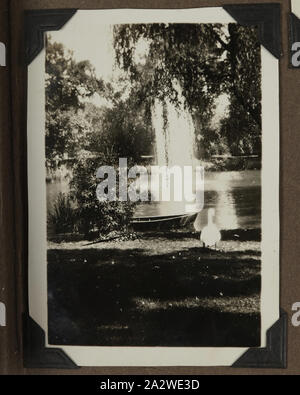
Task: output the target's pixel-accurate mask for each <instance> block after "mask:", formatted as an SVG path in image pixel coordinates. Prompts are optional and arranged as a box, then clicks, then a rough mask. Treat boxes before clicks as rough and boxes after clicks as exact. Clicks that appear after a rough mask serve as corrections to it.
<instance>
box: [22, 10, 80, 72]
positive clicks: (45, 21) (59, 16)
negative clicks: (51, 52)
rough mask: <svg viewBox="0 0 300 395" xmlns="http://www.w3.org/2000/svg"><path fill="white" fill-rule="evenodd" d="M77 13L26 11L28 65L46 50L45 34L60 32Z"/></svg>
mask: <svg viewBox="0 0 300 395" xmlns="http://www.w3.org/2000/svg"><path fill="white" fill-rule="evenodd" d="M76 12H77V10H76V9H55V10H54V9H50V10H28V11H25V40H26V44H25V52H26V54H25V56H26V64H27V65H29V64H30V63H31V62H32V61H33V60H34V59H35V58H36V56H37V55H38V54H39V53H40V52H41V51H42V49H43V48H44V33H45V32H47V31H54V30H60V29H61V28H62V27H63V26H64V25H65V24H66V23H67V22H68V21H69V20H70V19H71V18H72V16H73V15H74V14H75V13H76Z"/></svg>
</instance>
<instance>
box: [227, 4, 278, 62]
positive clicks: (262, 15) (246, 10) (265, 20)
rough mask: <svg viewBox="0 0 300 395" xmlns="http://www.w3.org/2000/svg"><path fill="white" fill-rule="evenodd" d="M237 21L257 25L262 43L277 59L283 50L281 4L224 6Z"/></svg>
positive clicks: (245, 24)
mask: <svg viewBox="0 0 300 395" xmlns="http://www.w3.org/2000/svg"><path fill="white" fill-rule="evenodd" d="M223 8H224V10H225V11H227V12H228V14H230V16H232V17H233V18H234V19H235V20H236V22H237V23H239V24H240V25H243V26H257V27H258V35H259V40H260V43H261V45H263V46H264V47H265V48H266V49H267V50H268V51H269V52H271V54H272V55H274V56H275V57H276V58H277V59H279V58H280V57H281V56H282V51H281V28H280V26H281V23H280V18H281V6H280V4H279V3H270V4H237V5H236V4H229V5H224V6H223Z"/></svg>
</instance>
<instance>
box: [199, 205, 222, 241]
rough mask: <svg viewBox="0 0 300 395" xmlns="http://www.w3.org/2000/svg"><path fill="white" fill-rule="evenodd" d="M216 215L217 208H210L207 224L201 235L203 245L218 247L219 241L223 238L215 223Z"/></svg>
mask: <svg viewBox="0 0 300 395" xmlns="http://www.w3.org/2000/svg"><path fill="white" fill-rule="evenodd" d="M214 216H215V209H214V208H210V209H209V210H208V213H207V225H206V226H205V227H204V228H203V229H202V232H201V236H200V241H202V243H203V247H212V246H215V247H216V245H217V243H218V242H219V241H220V240H221V233H220V231H219V229H218V228H217V226H216V225H215V224H214V223H213V217H214Z"/></svg>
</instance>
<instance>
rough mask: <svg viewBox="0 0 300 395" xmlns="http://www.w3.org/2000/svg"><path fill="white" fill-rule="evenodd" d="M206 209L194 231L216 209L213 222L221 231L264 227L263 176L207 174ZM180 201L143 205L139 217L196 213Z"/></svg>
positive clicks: (247, 172) (254, 172)
mask: <svg viewBox="0 0 300 395" xmlns="http://www.w3.org/2000/svg"><path fill="white" fill-rule="evenodd" d="M204 184H205V190H204V207H203V210H202V211H201V212H200V213H199V215H198V217H197V219H196V222H195V228H196V230H198V231H200V230H201V229H202V228H203V227H204V226H205V225H206V224H207V210H208V209H209V208H214V209H215V210H216V215H215V218H214V222H215V223H216V224H217V226H218V227H219V228H220V229H238V228H258V227H260V226H261V173H260V171H259V170H245V171H232V172H210V173H209V172H206V173H205V182H204ZM195 211H197V209H195V208H194V209H193V206H189V207H188V209H187V208H186V206H185V204H183V203H178V202H159V203H151V204H142V205H140V206H139V207H138V208H137V210H136V213H135V216H136V217H147V216H149V217H150V216H160V215H176V214H184V213H187V212H195Z"/></svg>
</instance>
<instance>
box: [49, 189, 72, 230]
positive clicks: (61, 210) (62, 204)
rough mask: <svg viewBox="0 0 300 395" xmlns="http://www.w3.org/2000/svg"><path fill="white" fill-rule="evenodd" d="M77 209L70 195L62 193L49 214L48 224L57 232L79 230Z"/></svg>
mask: <svg viewBox="0 0 300 395" xmlns="http://www.w3.org/2000/svg"><path fill="white" fill-rule="evenodd" d="M77 221H78V220H77V210H76V208H75V207H74V202H73V201H72V198H71V197H70V196H69V195H66V194H63V193H60V194H59V195H58V197H57V199H56V201H55V203H54V206H53V211H52V212H50V213H49V214H48V225H49V227H50V228H51V229H52V231H53V232H54V233H55V234H60V233H74V232H76V231H77Z"/></svg>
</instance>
